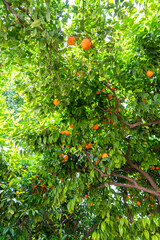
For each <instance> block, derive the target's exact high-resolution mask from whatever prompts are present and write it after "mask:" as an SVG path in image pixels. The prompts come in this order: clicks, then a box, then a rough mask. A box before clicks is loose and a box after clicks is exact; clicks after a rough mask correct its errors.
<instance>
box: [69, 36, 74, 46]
mask: <svg viewBox="0 0 160 240" xmlns="http://www.w3.org/2000/svg"><path fill="white" fill-rule="evenodd" d="M74 41H76V39H75V38H74V37H69V38H68V44H69V45H74Z"/></svg>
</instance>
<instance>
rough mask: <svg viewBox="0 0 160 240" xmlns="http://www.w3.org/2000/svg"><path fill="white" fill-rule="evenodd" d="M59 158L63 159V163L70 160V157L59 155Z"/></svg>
mask: <svg viewBox="0 0 160 240" xmlns="http://www.w3.org/2000/svg"><path fill="white" fill-rule="evenodd" d="M59 158H60V159H62V162H65V161H67V160H68V156H67V155H64V154H59Z"/></svg>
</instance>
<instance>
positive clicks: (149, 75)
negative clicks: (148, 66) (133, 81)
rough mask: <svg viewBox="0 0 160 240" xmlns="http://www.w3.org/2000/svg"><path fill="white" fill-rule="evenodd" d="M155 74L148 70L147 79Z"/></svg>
mask: <svg viewBox="0 0 160 240" xmlns="http://www.w3.org/2000/svg"><path fill="white" fill-rule="evenodd" d="M153 74H154V73H153V72H152V71H150V70H148V71H147V72H146V75H147V77H152V76H153Z"/></svg>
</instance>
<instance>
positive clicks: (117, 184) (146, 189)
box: [97, 182, 160, 197]
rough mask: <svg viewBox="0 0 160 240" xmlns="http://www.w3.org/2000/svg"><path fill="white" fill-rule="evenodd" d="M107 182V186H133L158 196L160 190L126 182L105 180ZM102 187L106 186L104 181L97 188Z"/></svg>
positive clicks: (159, 195)
mask: <svg viewBox="0 0 160 240" xmlns="http://www.w3.org/2000/svg"><path fill="white" fill-rule="evenodd" d="M107 184H108V185H109V186H112V185H113V186H118V187H126V188H135V189H137V190H142V191H144V192H148V193H150V194H153V195H155V196H156V197H160V192H158V191H154V190H152V189H149V188H145V187H141V186H139V185H131V184H126V183H115V182H107ZM103 187H106V185H105V183H103V184H102V185H101V186H98V187H97V188H98V189H100V188H103Z"/></svg>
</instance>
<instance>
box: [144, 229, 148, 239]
mask: <svg viewBox="0 0 160 240" xmlns="http://www.w3.org/2000/svg"><path fill="white" fill-rule="evenodd" d="M143 234H144V236H145V238H146V239H148V240H149V232H148V231H147V230H144V232H143Z"/></svg>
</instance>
